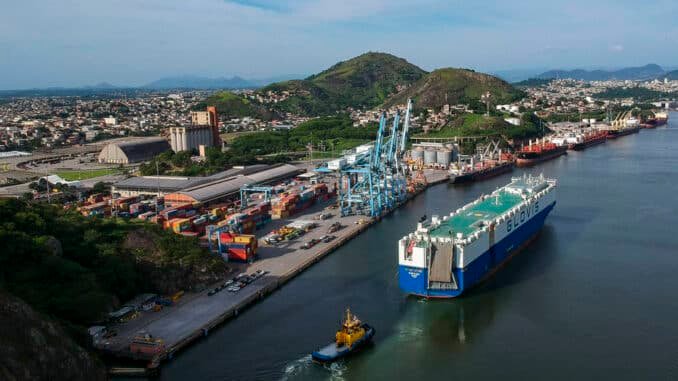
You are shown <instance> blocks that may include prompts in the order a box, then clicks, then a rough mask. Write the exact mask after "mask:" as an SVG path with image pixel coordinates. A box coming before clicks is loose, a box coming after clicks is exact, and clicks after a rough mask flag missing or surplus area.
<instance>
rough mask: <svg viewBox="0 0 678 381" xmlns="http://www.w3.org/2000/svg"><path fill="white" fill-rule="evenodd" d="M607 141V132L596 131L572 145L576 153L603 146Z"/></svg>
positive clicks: (585, 135)
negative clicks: (599, 145)
mask: <svg viewBox="0 0 678 381" xmlns="http://www.w3.org/2000/svg"><path fill="white" fill-rule="evenodd" d="M606 141H607V131H595V132H589V133H586V134H584V136H583V137H582V141H580V142H577V143H575V144H573V145H572V149H573V150H575V151H581V150H583V149H586V148H588V147H591V146H595V145H598V144H603V143H605V142H606Z"/></svg>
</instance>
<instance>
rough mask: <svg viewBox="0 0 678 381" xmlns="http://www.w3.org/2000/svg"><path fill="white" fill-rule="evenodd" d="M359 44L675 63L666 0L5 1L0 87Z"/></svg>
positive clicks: (254, 62)
mask: <svg viewBox="0 0 678 381" xmlns="http://www.w3.org/2000/svg"><path fill="white" fill-rule="evenodd" d="M367 51H380V52H387V53H391V54H394V55H397V56H400V57H403V58H405V59H407V60H408V61H409V62H411V63H414V64H416V65H418V66H420V67H422V68H423V69H426V70H432V69H435V68H440V67H467V68H473V69H476V70H479V71H485V72H497V71H503V70H516V69H535V68H544V69H556V68H575V67H583V68H620V67H624V66H634V65H644V64H647V63H658V64H660V65H663V66H673V67H675V66H678V1H676V0H645V1H638V0H633V1H629V0H616V1H612V0H603V1H597V0H569V1H549V0H546V1H545V0H525V1H521V0H514V1H499V0H476V1H469V0H447V1H445V0H443V1H438V0H315V1H313V0H290V1H280V0H59V1H53V0H21V1H13V0H7V1H4V2H3V5H1V6H0V89H21V88H34V87H51V86H65V87H73V86H84V85H92V84H96V83H99V82H109V83H112V84H114V85H119V86H138V85H143V84H144V83H148V82H151V81H153V80H156V79H159V78H162V77H167V76H175V75H198V76H205V77H230V76H233V75H238V76H242V77H245V78H267V77H274V76H279V75H288V74H297V73H299V74H312V73H316V72H318V71H321V70H323V69H325V68H327V67H329V66H331V65H332V64H334V63H336V62H337V61H340V60H345V59H348V58H351V57H353V56H356V55H359V54H361V53H364V52H367Z"/></svg>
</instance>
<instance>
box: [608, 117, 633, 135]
mask: <svg viewBox="0 0 678 381" xmlns="http://www.w3.org/2000/svg"><path fill="white" fill-rule="evenodd" d="M621 123H623V124H622V125H616V126H613V127H611V128H609V129H608V130H607V138H608V139H616V138H618V137H620V136H626V135H631V134H635V133H638V131H640V122H639V121H638V119H636V118H634V117H630V118H628V119H626V120H624V121H623V122H621Z"/></svg>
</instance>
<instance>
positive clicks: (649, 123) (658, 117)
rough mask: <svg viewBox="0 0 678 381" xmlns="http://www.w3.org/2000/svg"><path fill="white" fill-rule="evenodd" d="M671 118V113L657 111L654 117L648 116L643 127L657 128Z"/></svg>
mask: <svg viewBox="0 0 678 381" xmlns="http://www.w3.org/2000/svg"><path fill="white" fill-rule="evenodd" d="M668 120H669V115H668V114H667V113H665V112H655V113H654V117H652V118H648V119H647V120H646V121H645V122H644V123H643V124H641V127H643V128H655V127H660V126H663V125H665V124H666V122H667V121H668Z"/></svg>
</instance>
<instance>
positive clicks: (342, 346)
mask: <svg viewBox="0 0 678 381" xmlns="http://www.w3.org/2000/svg"><path fill="white" fill-rule="evenodd" d="M374 333H375V330H374V328H372V327H371V326H369V325H368V324H366V323H363V322H361V321H360V319H358V317H357V316H355V315H353V314H351V310H350V309H348V308H347V309H346V316H345V318H344V321H343V322H342V324H341V328H339V330H338V331H337V333H336V334H335V335H334V342H332V343H330V344H328V345H326V346H324V347H322V348H320V349H318V350H317V351H315V352H313V353H312V354H311V357H312V358H313V360H315V361H319V362H332V361H335V360H338V359H340V358H342V357H345V356H347V355H349V354H351V353H353V352H355V351H357V350H358V349H360V348H361V347H363V346H364V345H365V344H367V343H368V342H370V340H372V337H373V336H374Z"/></svg>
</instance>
